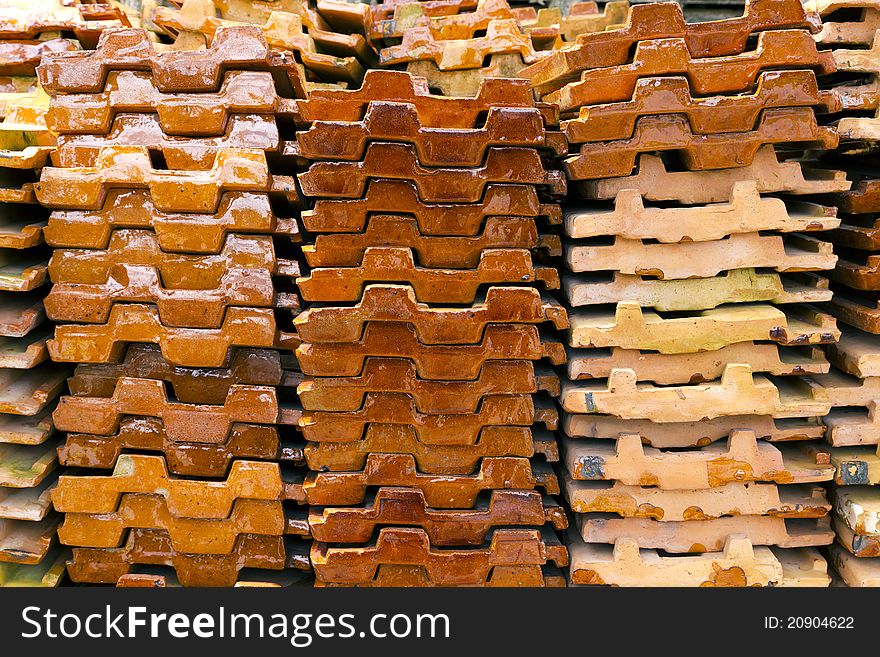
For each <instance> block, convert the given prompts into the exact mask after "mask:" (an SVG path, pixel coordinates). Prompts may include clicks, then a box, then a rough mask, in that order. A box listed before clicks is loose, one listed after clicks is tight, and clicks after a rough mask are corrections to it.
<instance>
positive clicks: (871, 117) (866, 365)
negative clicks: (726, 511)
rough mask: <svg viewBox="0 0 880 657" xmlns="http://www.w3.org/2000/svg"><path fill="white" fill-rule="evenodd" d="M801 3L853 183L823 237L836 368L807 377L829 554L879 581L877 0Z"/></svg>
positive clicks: (865, 578)
mask: <svg viewBox="0 0 880 657" xmlns="http://www.w3.org/2000/svg"><path fill="white" fill-rule="evenodd" d="M809 6H811V7H812V8H815V9H816V10H818V11H819V12H821V14H822V16H823V18H824V19H825V22H824V24H823V27H822V30H821V32H819V33H818V34H817V35H816V40H817V42H818V43H819V47H820V48H821V49H823V50H828V51H830V54H831V56H832V57H833V58H834V62H835V64H836V66H837V74H836V75H834V76H832V77H829V78H828V79H827V80H826V81H824V82H826V83H827V86H829V87H831V88H832V91H833V93H834V94H835V96H836V97H837V98H838V99H839V100H840V105H841V108H840V109H841V110H842V112H841V113H838V114H835V115H834V116H833V117H832V118H833V119H834V124H835V125H836V127H837V129H838V130H839V132H840V137H841V143H840V147H839V148H838V149H837V152H836V156H837V157H836V158H835V159H834V160H833V161H832V165H833V166H842V167H844V168H846V170H847V173H848V174H849V176H850V178H851V179H852V180H853V181H854V182H855V186H854V189H853V190H852V191H849V192H844V193H842V194H839V195H837V196H836V197H834V203H835V204H836V205H837V207H838V211H839V213H840V215H841V225H840V227H839V228H838V229H837V230H834V231H833V232H831V233H829V234H828V239H829V240H831V241H832V242H833V243H834V246H835V252H836V253H837V254H838V256H839V259H838V262H837V267H836V269H835V270H834V272H832V273H831V278H832V289H833V290H834V299H833V300H832V302H831V303H830V304H828V306H827V309H828V311H829V312H830V313H832V314H833V315H835V316H836V317H837V318H838V320H839V321H840V322H842V323H844V324H846V325H847V326H846V327H844V328H843V334H842V336H841V339H840V342H839V343H838V344H837V345H833V346H831V347H829V349H828V350H827V353H828V359H829V360H830V361H831V362H832V363H833V365H834V368H835V369H834V370H833V371H832V373H830V374H828V375H825V376H823V377H815V381H814V384H815V385H816V386H817V388H820V389H822V390H823V391H824V393H825V394H827V395H828V396H829V398H830V400H831V402H832V404H833V406H834V408H833V409H832V411H831V413H830V414H829V415H828V416H827V417H826V418H825V425H826V426H827V430H826V439H827V441H828V442H829V443H830V444H831V447H830V449H829V451H830V453H831V463H832V464H833V465H834V466H835V467H836V474H835V479H834V483H835V485H834V486H833V487H832V490H831V497H832V502H833V504H834V513H835V517H834V528H835V530H836V532H837V544H835V545H834V546H831V547H829V556H830V560H831V563H832V564H833V565H834V567H835V569H836V570H837V572H838V573H839V574H840V576H841V579H842V580H843V581H844V582H845V583H846V584H848V585H849V586H880V525H878V518H880V452H878V450H880V447H878V444H880V417H878V416H877V413H878V409H877V405H878V403H880V337H878V334H880V310H878V308H880V277H878V273H880V271H878V258H880V255H878V251H880V241H878V239H877V228H876V226H877V218H878V216H880V179H878V178H880V176H878V175H877V173H876V171H877V164H878V162H877V150H878V142H880V120H878V118H877V116H878V115H877V111H878V99H880V2H877V1H876V0H861V1H857V0H823V1H822V2H815V3H811V4H810V5H809Z"/></svg>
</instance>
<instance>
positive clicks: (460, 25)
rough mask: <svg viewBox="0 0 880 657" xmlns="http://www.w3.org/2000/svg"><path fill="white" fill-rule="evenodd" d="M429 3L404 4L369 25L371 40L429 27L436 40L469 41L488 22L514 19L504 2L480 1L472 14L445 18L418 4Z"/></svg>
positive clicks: (385, 38)
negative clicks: (416, 28) (389, 14)
mask: <svg viewBox="0 0 880 657" xmlns="http://www.w3.org/2000/svg"><path fill="white" fill-rule="evenodd" d="M423 4H431V3H415V2H413V3H407V4H403V5H399V6H398V8H397V10H396V11H395V12H394V17H393V18H391V19H385V20H382V19H379V20H376V21H375V22H373V24H372V25H371V26H370V38H371V39H372V40H373V41H388V40H390V39H399V37H401V36H403V35H404V34H405V33H406V31H407V30H410V29H412V28H413V27H424V28H428V30H429V31H430V34H431V36H432V37H433V38H434V39H436V40H438V41H439V40H448V39H471V38H473V36H474V33H475V32H477V31H480V30H485V29H486V27H487V26H488V25H489V21H492V20H503V19H512V18H517V15H516V13H515V11H514V10H512V9H511V8H510V4H509V3H508V2H507V0H480V1H479V2H476V3H474V4H476V7H475V8H474V10H473V11H465V12H461V9H463V8H461V7H459V8H457V9H458V12H457V13H452V14H448V15H446V14H445V13H444V14H443V15H432V13H431V12H429V11H426V10H425V9H423V7H422V6H421V5H423Z"/></svg>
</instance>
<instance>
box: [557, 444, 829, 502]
mask: <svg viewBox="0 0 880 657" xmlns="http://www.w3.org/2000/svg"><path fill="white" fill-rule="evenodd" d="M562 446H563V462H564V463H565V466H566V468H567V469H568V472H569V474H570V475H571V477H572V478H573V479H577V480H585V481H597V480H598V481H608V480H612V479H613V480H617V481H620V482H622V483H624V484H626V485H629V486H646V485H650V486H658V487H660V488H666V489H671V490H695V489H704V488H714V487H717V486H724V485H726V484H730V483H734V482H739V483H743V482H750V481H757V482H761V481H765V482H775V483H777V484H799V483H814V482H821V481H829V480H830V479H831V478H832V477H833V476H834V466H832V465H831V464H830V463H829V462H828V455H827V454H825V455H824V456H823V455H822V454H819V455H818V456H814V457H811V456H810V455H809V454H808V453H806V452H805V451H804V450H802V449H799V448H798V447H797V446H792V445H782V444H781V443H775V444H770V443H767V442H764V441H761V442H758V441H757V440H756V438H755V434H753V433H751V432H748V431H739V430H738V431H733V432H731V434H730V438H729V439H728V441H727V442H726V443H723V442H717V443H715V444H713V445H708V446H706V447H702V448H700V449H699V450H690V451H686V452H661V451H660V450H658V449H657V448H655V447H645V446H644V445H642V442H641V440H640V439H639V436H638V435H637V434H621V435H620V436H619V437H618V438H617V440H616V442H614V443H612V442H610V441H597V440H582V439H578V440H573V439H564V440H563V441H562ZM648 482H650V483H648Z"/></svg>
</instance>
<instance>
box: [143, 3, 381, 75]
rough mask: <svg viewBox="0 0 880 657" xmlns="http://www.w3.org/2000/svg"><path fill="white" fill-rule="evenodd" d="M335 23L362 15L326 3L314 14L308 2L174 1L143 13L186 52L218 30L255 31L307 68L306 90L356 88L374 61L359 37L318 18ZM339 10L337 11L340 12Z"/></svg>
mask: <svg viewBox="0 0 880 657" xmlns="http://www.w3.org/2000/svg"><path fill="white" fill-rule="evenodd" d="M322 4H326V5H327V8H326V10H325V12H326V13H327V14H328V16H329V17H330V18H331V19H333V18H336V17H337V16H338V15H339V14H342V16H343V18H345V17H347V16H348V15H350V14H352V13H353V12H354V13H355V15H360V13H362V12H358V11H357V10H356V9H355V8H354V7H349V5H347V3H340V2H327V3H321V4H319V5H318V10H316V9H315V8H314V7H312V6H311V4H310V3H309V2H308V1H307V0H290V1H288V2H283V3H282V2H272V1H270V2H265V1H258V0H172V2H171V5H172V6H171V7H154V8H153V9H152V10H149V9H148V10H147V11H146V12H145V13H147V14H148V16H147V17H146V18H147V22H148V23H149V24H150V25H151V26H153V27H154V28H155V29H157V30H158V32H159V33H160V34H164V35H168V36H170V37H172V38H173V39H174V43H175V44H187V46H188V47H195V46H196V45H199V44H201V45H207V44H210V43H211V42H212V41H213V39H214V38H215V36H216V34H217V30H218V29H220V28H222V27H228V26H233V25H242V24H253V25H256V26H258V27H259V28H260V29H261V30H262V32H263V34H264V35H265V37H266V40H267V41H268V43H269V45H270V46H271V47H273V48H278V49H279V50H283V51H286V52H288V53H290V54H291V55H292V56H293V57H294V58H295V60H296V61H297V62H298V63H300V64H302V65H303V66H304V68H305V71H306V75H307V80H308V81H309V86H314V85H316V84H320V83H344V84H350V85H351V84H353V85H355V86H357V85H358V84H359V83H360V81H361V79H362V78H363V75H364V69H365V68H368V67H370V66H371V65H373V64H374V63H375V60H376V56H375V53H374V51H373V49H372V48H371V47H370V46H369V45H368V43H367V40H366V38H365V36H364V35H363V34H358V33H349V32H347V31H346V32H345V33H343V32H334V31H333V28H332V27H331V26H330V25H329V24H328V23H327V20H326V19H325V18H324V16H323V15H322V14H321V13H320V9H322V6H321V5H322ZM340 5H341V6H340Z"/></svg>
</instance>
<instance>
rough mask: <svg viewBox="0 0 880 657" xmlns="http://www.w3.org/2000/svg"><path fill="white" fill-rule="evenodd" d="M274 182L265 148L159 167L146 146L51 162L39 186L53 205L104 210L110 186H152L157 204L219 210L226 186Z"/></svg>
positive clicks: (258, 187) (259, 187) (251, 187)
mask: <svg viewBox="0 0 880 657" xmlns="http://www.w3.org/2000/svg"><path fill="white" fill-rule="evenodd" d="M270 186H271V176H269V173H268V170H267V166H266V155H265V153H264V152H263V151H261V150H246V149H229V150H224V151H220V152H218V153H217V156H216V158H214V161H213V164H212V165H211V166H210V167H209V168H207V169H201V170H199V169H193V170H166V169H154V168H152V165H151V164H150V156H149V152H148V149H147V147H146V146H108V147H105V148H102V149H101V151H100V154H99V155H98V157H97V158H96V160H95V164H94V166H87V167H75V168H68V169H59V168H54V167H46V168H44V169H43V171H42V175H41V177H40V182H39V183H38V184H37V185H36V186H35V191H36V194H37V197H38V198H39V199H40V202H41V203H42V204H44V205H46V206H48V207H51V208H71V209H73V208H76V209H85V210H99V209H101V207H102V206H103V205H104V203H105V201H106V200H107V197H108V192H109V191H110V190H111V189H114V188H119V187H125V188H127V189H148V190H149V192H150V195H151V197H152V200H153V203H154V204H155V206H156V208H157V209H159V210H162V211H173V212H204V213H209V214H212V213H215V212H217V211H218V209H219V205H220V199H221V197H222V194H223V192H227V191H247V192H266V191H269V189H270Z"/></svg>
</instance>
